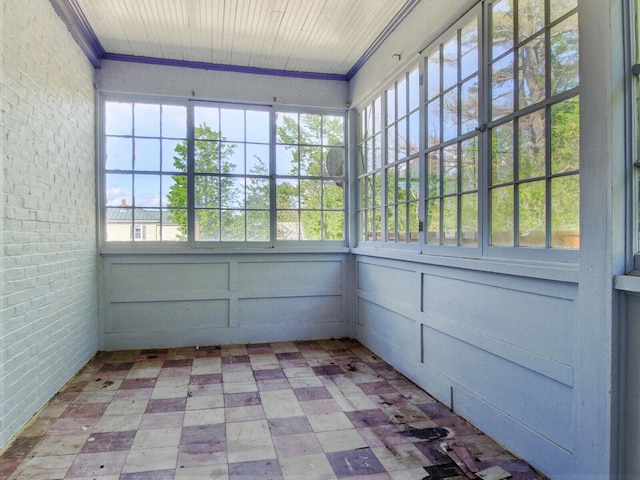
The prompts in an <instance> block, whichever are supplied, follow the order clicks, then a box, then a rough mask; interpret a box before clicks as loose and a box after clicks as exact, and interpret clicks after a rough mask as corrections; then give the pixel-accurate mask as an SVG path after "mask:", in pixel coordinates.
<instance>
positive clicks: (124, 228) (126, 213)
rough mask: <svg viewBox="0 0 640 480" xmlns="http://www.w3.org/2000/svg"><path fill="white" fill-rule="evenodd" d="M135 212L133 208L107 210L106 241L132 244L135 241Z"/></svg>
mask: <svg viewBox="0 0 640 480" xmlns="http://www.w3.org/2000/svg"><path fill="white" fill-rule="evenodd" d="M132 221H133V210H132V209H131V208H107V209H106V232H105V237H106V238H105V240H106V241H108V242H130V241H131V240H133V227H132Z"/></svg>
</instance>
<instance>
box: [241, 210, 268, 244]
mask: <svg viewBox="0 0 640 480" xmlns="http://www.w3.org/2000/svg"><path fill="white" fill-rule="evenodd" d="M246 215H247V240H248V241H250V242H266V241H269V236H270V231H269V224H270V221H269V218H270V215H269V212H268V211H260V210H255V211H254V210H249V211H247V214H246Z"/></svg>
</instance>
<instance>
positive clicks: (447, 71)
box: [442, 37, 458, 90]
mask: <svg viewBox="0 0 640 480" xmlns="http://www.w3.org/2000/svg"><path fill="white" fill-rule="evenodd" d="M457 81H458V39H457V37H453V38H451V39H450V40H449V41H447V42H446V43H445V44H444V45H443V46H442V89H443V90H446V89H448V88H449V87H451V86H452V85H454V84H455V83H456V82H457Z"/></svg>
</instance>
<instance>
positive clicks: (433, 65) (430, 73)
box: [427, 49, 440, 100]
mask: <svg viewBox="0 0 640 480" xmlns="http://www.w3.org/2000/svg"><path fill="white" fill-rule="evenodd" d="M439 93H440V50H439V49H438V50H435V51H434V52H433V53H432V54H431V55H429V57H428V58H427V100H430V99H432V98H433V97H435V96H436V95H438V94H439Z"/></svg>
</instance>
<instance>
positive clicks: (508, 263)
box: [351, 247, 579, 283]
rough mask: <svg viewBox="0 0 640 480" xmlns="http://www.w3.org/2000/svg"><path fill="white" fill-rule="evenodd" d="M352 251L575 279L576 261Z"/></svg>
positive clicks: (421, 261)
mask: <svg viewBox="0 0 640 480" xmlns="http://www.w3.org/2000/svg"><path fill="white" fill-rule="evenodd" d="M351 253H353V254H354V255H362V256H368V257H377V258H385V259H389V260H401V261H407V262H414V263H421V264H425V265H437V266H443V267H451V268H460V269H463V270H476V271H482V272H489V273H497V274H503V275H514V276H519V277H528V278H537V279H541V280H552V281H556V282H567V283H578V276H579V268H578V265H575V264H566V263H555V262H544V263H543V262H524V261H522V262H520V261H517V260H503V259H495V258H487V257H483V258H469V257H455V256H443V255H433V254H424V253H418V252H416V253H409V252H406V253H405V252H398V251H397V250H396V251H388V250H383V249H375V248H366V247H358V248H354V249H352V250H351Z"/></svg>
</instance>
